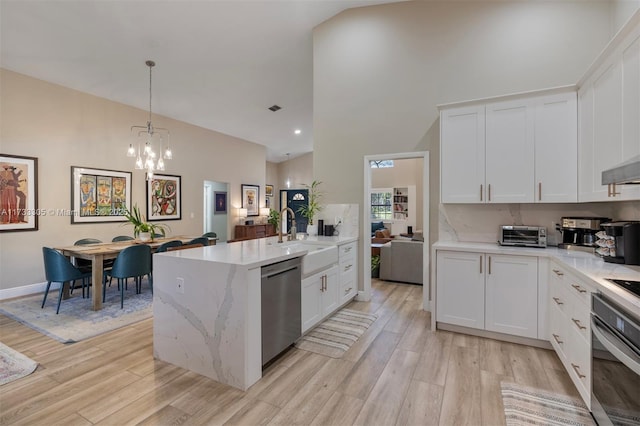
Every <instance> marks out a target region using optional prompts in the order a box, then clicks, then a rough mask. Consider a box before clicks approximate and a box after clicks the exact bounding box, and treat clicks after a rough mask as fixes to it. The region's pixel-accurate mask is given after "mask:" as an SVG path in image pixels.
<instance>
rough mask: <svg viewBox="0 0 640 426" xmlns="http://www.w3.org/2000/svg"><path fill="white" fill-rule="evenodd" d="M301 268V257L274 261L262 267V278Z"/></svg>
mask: <svg viewBox="0 0 640 426" xmlns="http://www.w3.org/2000/svg"><path fill="white" fill-rule="evenodd" d="M296 268H300V258H297V257H296V258H295V259H291V260H285V261H283V262H278V263H274V264H272V265H267V266H263V267H262V278H271V277H275V276H276V275H281V274H284V273H286V272H289V271H293V270H294V269H296Z"/></svg>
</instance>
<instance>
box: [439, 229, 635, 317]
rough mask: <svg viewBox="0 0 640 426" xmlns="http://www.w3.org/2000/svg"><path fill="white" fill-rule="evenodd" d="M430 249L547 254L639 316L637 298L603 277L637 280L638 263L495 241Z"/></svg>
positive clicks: (551, 248)
mask: <svg viewBox="0 0 640 426" xmlns="http://www.w3.org/2000/svg"><path fill="white" fill-rule="evenodd" d="M432 249H433V250H452V251H473V252H484V253H493V254H509V255H516V256H517V255H519V256H538V257H548V258H550V259H553V260H555V261H557V262H559V263H560V264H562V265H564V266H567V267H569V268H571V269H572V272H574V273H575V274H576V275H578V277H579V278H583V279H587V280H590V281H591V282H592V283H593V285H594V286H595V287H596V288H597V289H598V290H600V291H601V292H602V293H603V294H604V295H607V296H609V297H610V298H611V299H612V300H613V301H615V302H617V303H619V304H620V305H622V306H623V307H624V308H626V309H628V310H631V312H633V313H635V314H636V316H638V317H640V298H639V297H637V296H635V295H633V294H631V293H629V292H628V291H626V290H624V289H622V288H620V287H618V286H617V285H615V284H613V283H610V282H609V281H607V280H606V278H615V279H628V280H635V281H640V266H632V265H620V264H616V263H607V262H605V261H604V260H603V259H602V258H601V257H599V256H597V255H595V254H592V253H586V252H580V251H572V250H564V249H559V248H556V247H547V248H528V247H503V246H499V245H498V244H495V243H465V242H456V241H451V242H445V241H438V242H437V243H435V244H433V246H432Z"/></svg>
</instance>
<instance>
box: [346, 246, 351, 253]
mask: <svg viewBox="0 0 640 426" xmlns="http://www.w3.org/2000/svg"><path fill="white" fill-rule="evenodd" d="M352 248H353V247H345V248H344V252H345V253H349V252H350V251H351V249H352Z"/></svg>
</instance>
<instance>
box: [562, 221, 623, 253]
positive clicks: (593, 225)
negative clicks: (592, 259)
mask: <svg viewBox="0 0 640 426" xmlns="http://www.w3.org/2000/svg"><path fill="white" fill-rule="evenodd" d="M610 221H611V219H609V218H607V217H563V218H562V221H561V222H560V226H559V227H557V230H558V231H560V233H561V234H562V242H561V243H559V244H558V248H563V249H567V250H581V251H588V252H590V253H595V251H596V248H597V247H598V246H597V245H596V241H597V240H598V237H596V232H598V231H600V229H601V225H602V224H603V223H606V222H610Z"/></svg>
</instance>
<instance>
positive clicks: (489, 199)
mask: <svg viewBox="0 0 640 426" xmlns="http://www.w3.org/2000/svg"><path fill="white" fill-rule="evenodd" d="M488 186H489V187H488V188H487V193H488V194H487V201H491V184H489V185H488Z"/></svg>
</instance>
